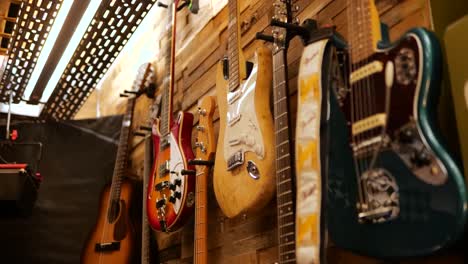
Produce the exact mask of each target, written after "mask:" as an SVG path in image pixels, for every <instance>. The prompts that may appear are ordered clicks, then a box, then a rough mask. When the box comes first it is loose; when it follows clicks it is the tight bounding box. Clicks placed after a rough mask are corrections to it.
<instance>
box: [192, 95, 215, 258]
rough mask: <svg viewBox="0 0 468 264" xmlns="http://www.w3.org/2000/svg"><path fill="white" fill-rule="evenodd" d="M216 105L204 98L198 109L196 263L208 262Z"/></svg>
mask: <svg viewBox="0 0 468 264" xmlns="http://www.w3.org/2000/svg"><path fill="white" fill-rule="evenodd" d="M215 107H216V100H215V98H214V97H213V96H206V97H205V98H203V100H202V102H201V105H200V107H199V109H198V113H199V115H200V118H199V125H198V126H197V130H198V133H197V143H196V146H197V151H196V160H193V161H191V162H190V163H191V164H194V165H198V166H197V170H196V171H197V176H196V184H195V190H196V191H195V243H194V253H193V258H194V263H195V264H206V263H208V257H207V252H208V247H207V239H208V176H209V173H210V170H211V167H210V165H212V163H213V161H212V160H213V158H214V154H215V144H216V142H215V137H214V129H213V114H214V111H215Z"/></svg>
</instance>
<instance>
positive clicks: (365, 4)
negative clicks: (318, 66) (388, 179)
mask: <svg viewBox="0 0 468 264" xmlns="http://www.w3.org/2000/svg"><path fill="white" fill-rule="evenodd" d="M369 11H370V1H362V0H361V18H362V22H361V23H362V24H363V25H362V28H363V29H367V30H366V31H361V32H367V34H366V36H365V39H364V41H363V45H364V50H363V51H364V56H365V57H364V65H363V66H364V67H366V66H367V65H370V64H369V63H370V59H371V58H370V54H372V52H370V51H371V49H372V45H370V43H371V41H370V34H372V33H371V32H372V31H371V30H372V28H369V27H371V26H372V25H371V23H370V17H369ZM371 77H372V75H370V76H366V78H365V80H364V87H365V92H366V93H367V94H365V95H364V98H366V103H365V104H366V108H367V113H366V115H365V118H372V116H373V115H374V114H376V113H374V112H373V111H372V103H371V102H372V101H373V99H375V98H373V97H371V91H370V90H371V89H372V87H371V83H370V78H371ZM374 133H375V129H373V128H372V129H368V130H366V131H365V132H364V140H365V141H364V142H366V141H367V140H370V139H372V136H373V134H374ZM369 148H372V145H371V146H370V147H369ZM365 149H366V152H365V153H366V154H365V155H366V156H365V158H363V161H364V170H365V173H368V175H367V177H369V171H370V170H371V169H372V168H370V167H369V157H368V153H369V152H368V151H367V147H366V148H365ZM367 177H366V182H365V183H364V188H365V193H366V194H369V192H372V189H368V186H367V180H368V179H367ZM367 202H369V201H367Z"/></svg>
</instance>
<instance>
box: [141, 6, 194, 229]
mask: <svg viewBox="0 0 468 264" xmlns="http://www.w3.org/2000/svg"><path fill="white" fill-rule="evenodd" d="M178 5H179V0H172V1H171V3H170V4H169V5H168V10H169V15H168V17H169V28H168V32H169V33H168V34H169V40H170V43H171V44H170V45H166V46H167V53H166V54H167V55H168V56H169V58H167V59H166V70H167V71H166V72H167V73H169V75H168V77H166V78H165V79H164V81H163V82H164V83H163V90H162V93H163V97H162V109H161V116H160V118H159V119H156V121H155V122H154V124H153V144H154V148H153V150H154V157H156V158H155V161H154V163H153V168H152V173H151V177H150V179H149V184H148V197H147V204H146V210H147V215H148V222H149V224H150V226H151V227H152V228H153V229H155V230H157V231H163V232H170V231H174V230H176V229H177V228H179V227H181V226H182V225H183V223H184V222H185V220H186V219H187V218H188V216H189V215H190V214H192V213H193V210H194V208H195V207H194V203H195V193H194V190H195V167H194V166H190V165H188V160H192V159H193V158H194V154H193V151H192V144H191V136H192V126H193V115H192V114H190V113H185V112H179V113H178V115H177V118H176V119H175V120H174V119H173V116H172V91H173V88H174V75H175V73H174V64H175V43H176V41H175V36H176V12H177V9H178V8H179V7H178Z"/></svg>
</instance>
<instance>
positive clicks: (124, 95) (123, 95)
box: [119, 93, 130, 97]
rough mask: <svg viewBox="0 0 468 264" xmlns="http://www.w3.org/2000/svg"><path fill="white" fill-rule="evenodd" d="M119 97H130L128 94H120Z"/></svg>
mask: <svg viewBox="0 0 468 264" xmlns="http://www.w3.org/2000/svg"><path fill="white" fill-rule="evenodd" d="M119 96H120V97H130V96H129V95H128V94H122V93H121V94H120V95H119Z"/></svg>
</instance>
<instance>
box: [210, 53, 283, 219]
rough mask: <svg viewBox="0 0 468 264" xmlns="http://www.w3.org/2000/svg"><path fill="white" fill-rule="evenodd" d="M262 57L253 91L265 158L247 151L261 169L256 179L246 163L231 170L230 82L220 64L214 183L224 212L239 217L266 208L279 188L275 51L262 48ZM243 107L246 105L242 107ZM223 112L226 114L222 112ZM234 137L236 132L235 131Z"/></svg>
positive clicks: (246, 157)
mask: <svg viewBox="0 0 468 264" xmlns="http://www.w3.org/2000/svg"><path fill="white" fill-rule="evenodd" d="M257 56H258V78H257V80H256V84H255V90H254V91H252V93H253V94H254V95H253V96H254V98H255V105H254V109H255V112H256V118H257V121H258V128H259V129H260V132H261V135H262V138H263V148H264V153H265V154H264V157H263V159H260V158H258V157H257V155H255V154H254V153H252V152H246V153H245V161H253V162H254V163H255V164H256V165H257V167H258V171H259V172H260V178H259V179H253V178H252V177H250V176H249V174H248V172H247V168H246V166H247V165H246V163H247V162H245V164H243V165H241V166H239V167H237V168H234V169H233V170H231V171H227V167H228V165H227V161H226V159H225V156H224V155H223V153H224V152H225V151H224V149H225V148H226V147H227V146H226V145H225V142H226V141H228V140H229V139H230V138H227V140H226V139H225V137H229V136H228V131H227V129H231V130H233V129H234V128H233V127H229V126H228V123H227V120H226V115H227V113H228V111H229V110H228V102H227V91H228V89H227V81H226V80H224V77H223V69H222V64H221V63H220V64H219V65H218V72H217V81H216V82H217V86H216V91H217V99H218V108H219V112H220V130H219V135H220V138H218V146H217V149H216V153H217V155H216V160H215V167H214V177H213V185H214V190H215V194H216V199H217V201H218V203H219V205H220V207H221V208H222V211H223V212H224V214H226V216H228V217H231V218H232V217H235V216H238V215H240V214H242V213H251V212H254V211H258V210H261V209H263V207H264V206H265V205H266V204H267V203H268V202H269V201H270V199H271V197H272V195H273V192H274V191H275V184H274V182H275V174H274V173H273V172H274V158H275V149H274V134H273V119H272V115H271V111H270V91H271V80H272V68H271V67H272V66H271V65H272V64H271V50H270V49H267V48H261V49H258V50H257ZM241 107H242V106H241ZM222 113H223V114H222ZM232 133H234V134H235V133H239V134H240V133H243V131H234V132H232ZM231 136H232V134H231Z"/></svg>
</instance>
